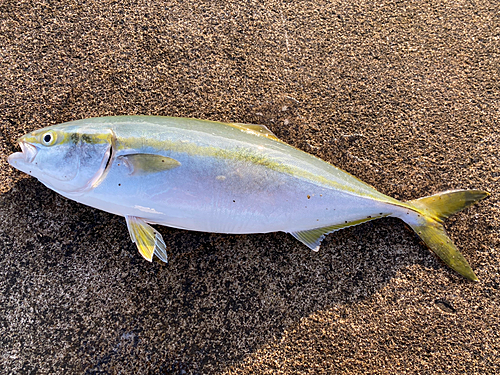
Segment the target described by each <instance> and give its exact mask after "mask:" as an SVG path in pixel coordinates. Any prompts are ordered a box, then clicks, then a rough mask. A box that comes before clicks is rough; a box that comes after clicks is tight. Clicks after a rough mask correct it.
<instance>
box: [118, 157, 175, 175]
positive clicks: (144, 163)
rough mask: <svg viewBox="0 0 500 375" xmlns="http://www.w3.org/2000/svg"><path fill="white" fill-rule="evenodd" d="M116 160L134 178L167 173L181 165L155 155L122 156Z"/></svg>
mask: <svg viewBox="0 0 500 375" xmlns="http://www.w3.org/2000/svg"><path fill="white" fill-rule="evenodd" d="M117 160H118V161H119V162H120V161H121V162H122V163H123V164H124V165H125V166H126V167H128V168H129V170H130V174H131V175H136V176H137V175H145V174H150V173H157V172H162V171H168V170H170V169H174V168H177V167H179V166H180V165H181V163H180V162H178V161H177V160H175V159H172V158H169V157H168V156H163V155H157V154H129V155H122V156H119V157H118V158H117Z"/></svg>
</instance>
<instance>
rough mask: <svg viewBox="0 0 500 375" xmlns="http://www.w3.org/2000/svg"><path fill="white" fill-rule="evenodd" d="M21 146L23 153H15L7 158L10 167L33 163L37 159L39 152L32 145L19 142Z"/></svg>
mask: <svg viewBox="0 0 500 375" xmlns="http://www.w3.org/2000/svg"><path fill="white" fill-rule="evenodd" d="M19 146H20V147H21V152H15V153H13V154H12V155H10V156H9V157H8V158H7V161H8V162H9V164H10V165H12V166H14V167H15V166H16V165H15V164H16V162H18V161H22V162H24V163H32V162H33V160H34V159H35V156H36V154H37V153H38V150H37V148H36V147H35V146H33V145H32V144H31V143H27V142H25V141H19Z"/></svg>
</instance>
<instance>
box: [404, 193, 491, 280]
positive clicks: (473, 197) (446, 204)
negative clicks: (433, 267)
mask: <svg viewBox="0 0 500 375" xmlns="http://www.w3.org/2000/svg"><path fill="white" fill-rule="evenodd" d="M488 195H489V193H487V192H485V191H481V190H453V191H446V192H443V193H439V194H435V195H431V196H428V197H424V198H420V199H416V200H412V201H409V202H406V204H408V205H409V206H412V207H414V208H415V211H416V214H415V215H410V216H408V215H407V216H406V217H404V216H402V217H401V218H402V219H403V220H404V221H405V222H406V223H407V224H408V225H409V226H410V227H411V228H412V229H413V230H414V231H415V232H416V233H417V234H418V236H419V237H420V238H421V239H422V241H424V243H425V244H426V245H427V247H429V249H431V250H432V251H433V252H434V254H436V255H437V256H438V257H439V258H440V259H441V260H442V261H443V262H444V263H446V264H447V265H448V266H449V267H450V268H452V269H453V270H454V271H456V272H457V273H459V274H460V275H462V276H463V277H465V278H467V279H469V280H473V281H477V280H478V278H477V276H476V275H475V274H474V271H472V269H471V267H470V265H469V263H468V262H467V260H466V259H465V258H464V257H463V255H462V254H460V252H459V251H458V249H457V248H456V246H455V244H454V243H453V241H452V240H451V238H450V237H448V235H447V234H446V231H445V229H444V227H443V225H442V223H443V220H444V219H446V218H448V217H450V216H451V215H453V214H455V213H457V212H459V211H461V210H463V209H464V208H466V207H468V206H470V205H472V204H474V203H476V202H478V201H480V200H481V199H484V198H486V197H487V196H488Z"/></svg>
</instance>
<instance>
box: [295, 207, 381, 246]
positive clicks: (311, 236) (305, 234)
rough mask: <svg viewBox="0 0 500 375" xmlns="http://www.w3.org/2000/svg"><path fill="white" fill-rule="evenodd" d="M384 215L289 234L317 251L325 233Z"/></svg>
mask: <svg viewBox="0 0 500 375" xmlns="http://www.w3.org/2000/svg"><path fill="white" fill-rule="evenodd" d="M385 216H388V215H379V216H370V217H367V218H363V219H360V220H355V221H347V222H344V223H342V224H334V225H329V226H327V227H322V228H314V229H309V230H303V231H299V232H290V234H291V235H292V236H294V237H295V238H296V239H298V240H299V241H300V242H302V243H303V244H304V245H306V246H307V247H309V248H310V249H311V250H314V251H318V250H319V246H320V245H321V241H323V239H324V238H325V237H326V235H327V234H330V233H332V232H335V231H337V230H340V229H344V228H348V227H352V226H354V225H358V224H362V223H366V222H367V221H371V220H375V219H379V218H381V217H385Z"/></svg>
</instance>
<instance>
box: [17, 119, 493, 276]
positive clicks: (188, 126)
mask: <svg viewBox="0 0 500 375" xmlns="http://www.w3.org/2000/svg"><path fill="white" fill-rule="evenodd" d="M18 142H19V145H20V146H21V149H22V152H17V153H14V154H12V155H10V156H9V158H8V161H9V163H10V164H11V165H12V166H13V167H15V168H17V169H19V170H21V171H23V172H25V173H28V174H29V175H31V176H34V177H36V178H37V179H38V180H40V181H41V182H42V183H43V184H44V185H46V186H47V187H49V188H50V189H52V190H54V191H56V192H57V193H59V194H61V195H63V196H65V197H67V198H69V199H72V200H75V201H77V202H80V203H83V204H86V205H89V206H92V207H95V208H98V209H101V210H104V211H107V212H111V213H113V214H116V215H121V216H124V217H125V220H126V222H127V226H128V230H129V233H130V237H131V239H132V241H133V242H134V243H135V244H136V245H137V248H138V249H139V252H140V253H141V255H142V256H143V257H144V258H145V259H147V260H149V261H151V260H152V259H153V256H156V257H157V258H159V259H160V260H162V261H164V262H166V261H167V252H166V245H165V242H164V240H163V238H162V236H161V234H160V233H159V232H158V231H157V230H155V229H154V228H153V227H151V226H150V225H149V224H160V225H166V226H170V227H174V228H182V229H189V230H196V231H204V232H217V233H268V232H276V231H283V232H287V233H290V234H291V235H293V236H294V237H295V238H296V239H298V240H299V241H300V242H302V243H303V244H305V245H306V246H308V247H309V248H311V249H312V250H316V251H317V250H319V246H320V243H321V241H322V240H323V238H324V237H325V236H326V235H327V234H329V233H331V232H334V231H336V230H339V229H342V228H346V227H350V226H352V225H357V224H361V223H365V222H367V221H371V220H375V219H378V218H382V217H387V216H392V217H397V218H400V219H402V220H403V221H404V222H405V223H406V224H408V225H409V226H410V227H411V228H413V230H414V231H415V232H416V233H417V234H418V235H419V236H420V238H421V239H422V240H423V241H424V242H425V243H426V244H427V246H428V247H429V248H430V249H431V250H432V251H433V252H434V253H435V254H436V255H437V256H438V257H439V258H441V259H442V260H443V261H444V262H445V263H446V264H447V265H449V266H450V267H451V268H452V269H454V270H455V271H456V272H458V273H459V274H461V275H462V276H464V277H466V278H468V279H471V280H477V277H476V275H475V274H474V272H473V271H472V269H471V267H470V266H469V264H468V263H467V261H466V260H465V258H464V257H463V256H462V255H461V254H460V252H459V251H458V250H457V248H456V247H455V245H454V244H453V242H452V241H451V239H450V238H449V237H448V236H447V234H446V233H445V230H444V228H443V224H442V223H443V220H444V219H445V218H447V217H449V216H450V215H452V214H454V213H456V212H458V211H460V210H462V209H464V208H465V207H467V206H469V205H471V204H473V203H474V202H476V201H478V200H480V199H483V198H485V197H486V196H487V195H488V193H487V192H484V191H479V190H455V191H447V192H444V193H440V194H436V195H432V196H428V197H424V198H420V199H417V200H412V201H409V202H401V201H398V200H396V199H393V198H391V197H389V196H386V195H384V194H382V193H379V192H378V191H377V190H375V189H374V188H373V187H371V186H370V185H367V184H365V183H364V182H362V181H360V180H358V179H357V178H356V177H353V176H352V175H350V174H349V173H347V172H344V171H342V170H341V169H339V168H337V167H335V166H333V165H331V164H329V163H327V162H325V161H323V160H321V159H318V158H316V157H314V156H312V155H309V154H307V153H305V152H303V151H300V150H298V149H296V148H294V147H291V146H289V145H287V144H286V143H284V142H282V141H280V140H279V139H278V138H277V137H276V136H275V135H274V134H272V133H271V132H270V131H269V129H267V128H266V127H265V126H261V125H243V124H225V123H220V122H212V121H204V120H195V119H188V118H174V117H157V116H118V117H102V118H91V119H85V120H78V121H72V122H68V123H64V124H60V125H54V126H49V127H47V128H44V129H40V130H35V131H33V132H31V133H29V134H26V135H25V136H23V137H21V138H20V139H19V141H18Z"/></svg>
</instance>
